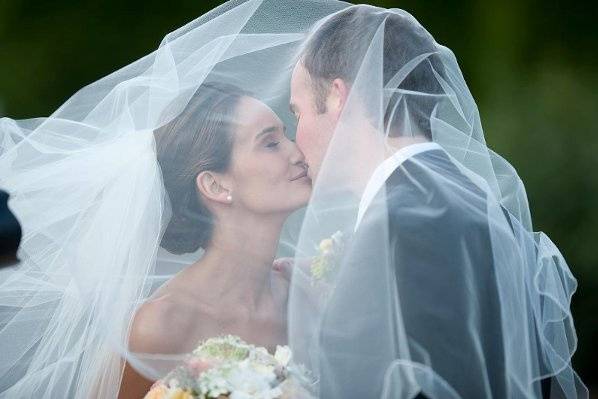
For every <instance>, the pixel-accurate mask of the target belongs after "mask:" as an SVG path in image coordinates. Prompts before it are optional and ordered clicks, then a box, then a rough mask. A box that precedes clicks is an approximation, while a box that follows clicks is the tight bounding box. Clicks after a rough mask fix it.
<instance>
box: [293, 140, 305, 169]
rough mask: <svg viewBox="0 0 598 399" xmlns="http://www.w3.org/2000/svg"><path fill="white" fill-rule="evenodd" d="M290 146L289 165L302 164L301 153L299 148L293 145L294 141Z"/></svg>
mask: <svg viewBox="0 0 598 399" xmlns="http://www.w3.org/2000/svg"><path fill="white" fill-rule="evenodd" d="M291 146H292V150H291V151H292V152H291V158H290V159H291V163H292V164H293V165H300V164H304V163H305V157H304V156H303V153H302V152H301V150H299V147H297V144H295V142H294V140H293V142H292V143H291Z"/></svg>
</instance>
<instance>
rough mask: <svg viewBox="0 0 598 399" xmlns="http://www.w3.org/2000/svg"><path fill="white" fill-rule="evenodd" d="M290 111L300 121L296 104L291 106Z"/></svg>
mask: <svg viewBox="0 0 598 399" xmlns="http://www.w3.org/2000/svg"><path fill="white" fill-rule="evenodd" d="M289 109H290V110H291V113H292V114H293V115H294V116H295V119H299V116H298V114H299V113H298V112H297V107H296V106H295V104H293V103H291V104H289Z"/></svg>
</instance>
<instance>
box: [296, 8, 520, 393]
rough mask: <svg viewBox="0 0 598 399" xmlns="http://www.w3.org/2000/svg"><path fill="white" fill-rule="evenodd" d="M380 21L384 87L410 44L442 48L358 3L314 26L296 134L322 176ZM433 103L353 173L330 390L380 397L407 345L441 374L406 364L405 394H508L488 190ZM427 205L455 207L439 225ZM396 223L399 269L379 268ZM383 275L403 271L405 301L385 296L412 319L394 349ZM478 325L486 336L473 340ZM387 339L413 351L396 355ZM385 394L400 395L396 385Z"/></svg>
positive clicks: (324, 349)
mask: <svg viewBox="0 0 598 399" xmlns="http://www.w3.org/2000/svg"><path fill="white" fill-rule="evenodd" d="M383 20H384V22H382V21H383ZM382 24H384V25H382ZM380 26H384V46H383V48H384V52H383V54H382V57H383V65H382V70H383V75H384V76H383V81H384V83H385V84H386V83H387V81H388V80H389V79H390V78H391V77H392V76H394V75H395V74H396V73H397V72H398V71H399V70H400V69H401V68H402V67H404V66H405V63H406V62H408V61H410V60H409V59H402V58H401V57H402V54H404V52H403V51H402V49H403V47H404V46H407V45H412V46H413V45H414V43H415V44H417V45H418V46H421V47H422V48H423V50H424V51H422V52H428V51H426V46H428V47H429V51H430V52H433V51H434V48H435V47H434V43H433V42H432V40H433V39H432V38H431V37H429V38H428V37H426V36H425V35H422V34H421V32H420V31H417V30H416V28H415V27H413V25H412V23H411V21H409V20H407V19H405V18H404V17H402V16H399V15H397V14H393V13H390V12H386V10H381V9H377V8H374V7H368V6H354V7H350V8H347V9H345V10H343V11H341V12H339V13H337V14H334V15H333V16H331V17H330V18H328V19H327V20H326V21H324V22H323V23H322V25H320V26H319V27H318V28H317V30H316V31H315V32H313V33H312V35H311V36H310V37H309V38H308V39H307V41H306V43H305V44H304V47H303V49H302V52H301V54H300V57H299V61H298V63H297V64H296V66H295V68H294V71H293V75H292V79H291V101H290V102H291V104H290V107H291V110H292V112H293V113H294V114H295V116H296V117H297V133H296V141H297V144H298V145H299V147H300V149H301V150H302V151H303V153H304V154H305V158H306V161H307V163H308V165H309V171H310V177H311V178H312V179H313V180H314V182H315V183H317V179H318V175H319V172H320V170H321V167H322V165H323V163H324V158H325V155H326V153H327V150H328V149H329V145H330V143H331V140H332V136H333V133H334V132H335V129H336V128H337V127H338V125H337V124H338V123H339V119H340V118H341V114H342V112H343V108H344V107H345V106H346V104H347V101H348V98H349V94H350V93H351V86H352V84H353V83H354V79H355V73H356V71H355V70H354V69H355V66H356V65H357V66H359V64H360V62H361V61H362V60H363V58H364V56H365V53H366V52H367V51H368V45H369V43H370V42H371V39H372V37H373V36H374V34H375V33H376V30H377V29H378V27H380ZM427 41H429V42H427ZM427 71H428V72H426V70H425V69H422V70H421V71H416V72H417V73H418V74H419V75H418V77H417V79H411V80H409V79H407V80H405V81H404V82H403V83H404V85H402V86H401V88H402V89H405V90H411V91H412V92H426V91H428V92H429V91H430V90H432V91H433V90H435V88H434V87H430V82H433V81H436V79H435V78H434V76H432V72H431V69H428V70H427ZM426 73H428V74H429V76H426ZM436 84H437V83H436ZM438 89H439V90H441V89H442V88H438ZM432 97H433V96H431V98H432ZM435 105H436V104H434V103H433V102H431V103H430V104H428V106H423V108H422V109H423V110H424V111H425V112H426V113H427V115H420V118H419V119H417V118H415V120H413V121H412V122H413V125H412V128H411V134H409V135H408V136H402V135H401V133H402V132H401V131H399V130H400V129H401V126H405V124H404V123H400V121H399V122H398V123H392V122H391V121H388V123H390V124H391V126H390V130H394V132H391V134H390V135H389V136H390V138H389V141H392V144H393V147H394V148H395V149H396V151H397V152H396V153H394V154H389V155H388V156H387V158H386V160H385V161H384V162H382V163H381V164H378V165H372V167H371V170H372V172H371V173H369V180H368V179H366V181H364V182H362V183H361V184H359V178H358V177H356V179H355V180H356V182H357V183H356V187H357V188H356V190H355V191H356V192H357V193H358V195H361V203H360V207H359V212H358V217H357V226H356V229H355V230H356V231H355V235H354V238H353V242H352V245H351V247H352V248H351V249H350V250H349V251H350V255H351V256H349V257H348V259H349V260H348V262H349V264H343V266H341V267H342V268H349V269H351V268H353V269H355V270H357V272H355V273H353V276H352V277H350V278H348V279H340V280H339V282H338V285H342V287H340V289H339V286H338V285H337V288H336V289H335V291H334V294H333V297H332V298H331V299H330V302H329V305H328V306H327V308H326V310H325V311H324V312H325V313H324V315H323V321H322V325H321V332H320V336H319V345H320V352H321V354H320V358H319V359H320V360H319V362H320V364H319V370H320V392H319V394H320V397H321V398H325V399H333V398H378V397H380V396H381V395H382V393H383V388H384V384H385V383H386V384H390V385H392V378H393V376H392V372H391V373H390V376H389V374H388V373H389V369H390V368H392V367H391V363H392V362H393V361H394V360H397V359H401V358H402V356H403V354H404V353H406V352H405V350H404V348H408V350H407V353H410V356H409V360H411V361H413V362H415V363H419V364H424V365H427V366H429V367H430V368H431V369H432V370H433V371H434V373H435V377H430V376H428V377H430V379H428V380H426V379H425V378H423V379H420V378H419V377H417V376H420V377H421V374H417V364H416V365H414V366H412V363H411V364H407V365H406V366H405V367H406V369H409V368H410V367H413V369H412V370H415V371H416V373H415V375H416V378H415V379H416V380H417V383H416V384H415V387H416V388H415V389H416V391H415V392H409V393H405V391H403V393H402V394H401V396H403V395H405V396H409V397H418V398H432V397H448V395H451V394H454V393H455V392H451V388H452V389H454V390H455V391H456V394H457V395H459V396H460V397H463V398H484V397H494V398H503V397H507V396H508V393H507V387H508V384H509V383H508V382H507V378H506V370H505V369H504V363H505V359H504V350H503V346H502V342H503V337H502V334H503V332H502V331H501V330H500V329H501V322H500V312H501V309H500V301H499V297H498V289H497V287H496V277H495V275H494V272H495V271H494V268H493V258H492V249H491V242H490V233H489V229H488V226H487V225H486V224H485V223H480V222H479V218H478V219H476V220H474V219H473V218H472V217H470V215H471V214H472V210H473V213H475V212H482V214H485V213H486V209H487V204H486V201H485V194H484V193H483V192H482V191H481V190H479V189H478V188H477V186H476V185H475V184H473V183H472V181H470V180H469V179H468V178H467V177H466V176H465V175H463V174H462V173H461V172H460V171H459V170H458V169H457V167H456V166H455V164H453V162H452V161H451V160H450V158H449V157H448V155H447V154H446V153H445V152H444V150H443V149H442V148H441V147H440V146H439V145H437V144H436V143H433V142H432V140H431V128H430V123H429V119H430V114H431V113H432V112H433V110H434V107H435ZM386 121H387V118H385V122H386ZM359 126H360V127H359V129H362V125H359ZM414 132H415V134H414ZM357 133H359V132H357ZM379 133H380V132H379ZM351 162H353V159H351V160H347V167H350V165H349V164H350V163H351ZM366 170H367V168H366ZM389 171H390V173H389ZM430 171H433V172H434V173H437V174H438V175H440V176H443V179H445V181H446V182H447V183H448V184H446V185H443V186H442V188H441V187H439V186H438V180H435V179H432V178H431V177H430V176H431V173H430ZM363 187H365V189H363ZM383 187H384V188H385V190H386V201H387V203H386V204H387V207H385V209H386V208H387V209H388V210H387V214H385V215H380V214H379V212H376V211H374V210H372V209H370V208H372V205H371V204H372V203H373V202H375V200H376V197H377V196H379V195H380V190H381V189H382V188H383ZM422 188H423V189H422ZM464 191H465V192H468V193H472V195H471V198H473V199H472V200H471V201H470V203H468V204H467V209H465V207H464V206H463V201H457V200H454V198H461V194H460V193H462V192H464ZM428 204H429V206H430V209H432V208H433V207H436V208H434V209H444V210H446V212H445V214H444V215H443V216H442V217H441V218H438V219H434V221H433V222H430V220H429V218H427V217H426V215H425V212H423V213H422V212H410V210H413V209H420V210H421V209H424V210H425V207H426V205H428ZM386 228H388V236H389V237H388V245H389V246H390V255H391V256H390V259H391V260H390V268H391V269H392V270H391V271H390V272H388V271H383V270H377V269H376V268H377V267H378V268H379V267H381V266H380V265H375V264H372V259H377V258H376V254H375V253H372V249H371V248H372V244H373V243H374V242H375V238H376V237H377V236H380V235H379V233H380V232H384V231H385V229H386ZM463 240H464V241H465V242H473V243H475V244H472V245H470V246H469V248H468V253H467V256H464V255H463V253H462V252H463V251H461V248H462V247H461V245H462V242H463ZM374 247H375V245H374ZM386 265H388V263H386ZM472 265H474V266H473V267H472ZM384 267H387V266H384ZM385 273H386V274H385ZM341 274H342V271H341ZM380 274H383V275H389V276H393V277H392V278H393V281H392V284H394V285H395V286H394V287H395V288H393V289H394V290H395V291H392V292H395V293H396V295H397V296H398V298H387V299H388V302H396V303H399V304H400V305H398V307H399V309H395V310H396V314H398V315H400V316H398V317H400V318H401V319H402V324H403V326H404V331H396V332H395V333H394V337H390V339H394V340H396V341H397V342H396V343H395V344H390V345H387V346H385V345H382V344H380V345H378V341H381V340H387V341H388V337H385V336H384V337H383V336H380V330H381V329H383V328H386V330H389V329H392V327H389V326H388V325H389V324H390V323H388V321H387V320H386V319H385V317H386V316H387V315H386V316H385V315H384V314H383V312H381V311H380V308H383V309H392V306H391V305H390V304H384V303H376V302H372V301H370V300H369V298H370V297H371V296H373V295H376V292H375V291H376V290H377V289H378V288H379V283H380V282H379V281H375V279H376V277H375V275H380ZM395 299H396V301H394V300H395ZM472 299H473V300H472ZM474 313H475V314H476V315H479V319H477V320H475V326H472V325H470V322H466V320H469V317H468V315H471V314H474ZM339 315H344V316H339ZM470 321H471V320H470ZM384 323H387V324H384ZM344 324H346V327H347V328H346V329H343V325H344ZM397 324H398V325H400V324H401V322H397ZM356 325H358V327H355V326H356ZM472 329H473V330H475V334H476V338H469V339H468V337H471V335H472V334H471V332H472ZM401 337H407V340H408V342H400V341H401V339H402V338H401ZM478 337H479V339H478ZM403 340H405V339H403ZM378 347H379V348H380V349H377V348H378ZM388 347H391V348H392V347H395V348H403V350H402V351H401V353H399V350H398V349H397V352H396V353H388V351H387V350H386V349H385V348H388ZM418 353H421V354H422V355H421V356H419V355H418ZM385 373H386V374H387V378H386V379H385ZM436 376H438V377H441V378H442V379H443V380H444V381H446V382H447V383H448V385H449V386H450V387H451V388H447V390H440V389H439V388H438V387H440V386H442V385H443V384H440V383H437V384H434V383H431V384H427V383H426V381H428V382H429V381H432V380H433V378H436ZM389 379H390V381H389ZM407 380H409V379H406V380H405V381H407ZM411 381H413V378H411ZM438 381H439V380H438ZM395 385H397V384H395ZM398 385H401V383H400V382H399V383H398ZM445 386H446V385H445ZM387 389H388V387H387ZM391 389H405V388H403V387H398V388H397V387H396V386H395V387H392V386H391ZM386 395H388V397H396V396H398V395H399V394H398V393H394V394H393V391H386Z"/></svg>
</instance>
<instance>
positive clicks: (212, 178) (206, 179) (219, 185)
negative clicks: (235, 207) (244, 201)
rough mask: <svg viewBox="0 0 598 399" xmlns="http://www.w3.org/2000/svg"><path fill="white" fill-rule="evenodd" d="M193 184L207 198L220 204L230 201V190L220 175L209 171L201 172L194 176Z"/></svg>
mask: <svg viewBox="0 0 598 399" xmlns="http://www.w3.org/2000/svg"><path fill="white" fill-rule="evenodd" d="M195 185H196V186H197V190H199V192H200V193H201V195H203V196H204V197H206V198H207V199H209V200H211V201H214V202H218V203H221V204H230V203H231V190H230V188H229V187H228V186H229V184H228V183H227V182H226V179H225V178H224V177H223V176H222V175H220V174H218V173H214V172H210V171H204V172H201V173H200V174H198V175H197V177H196V178H195Z"/></svg>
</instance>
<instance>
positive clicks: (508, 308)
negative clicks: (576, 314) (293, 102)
mask: <svg viewBox="0 0 598 399" xmlns="http://www.w3.org/2000/svg"><path fill="white" fill-rule="evenodd" d="M299 59H300V61H299V62H300V63H301V65H302V66H303V71H304V72H306V73H307V74H309V77H310V79H311V85H312V92H313V93H315V94H314V96H315V97H316V98H317V97H318V95H320V96H321V97H320V98H321V99H323V101H322V103H321V104H320V105H318V104H317V99H316V100H315V103H316V106H322V108H321V109H319V110H318V112H320V113H325V112H328V110H326V108H327V107H329V106H330V104H333V103H334V102H335V101H341V100H338V99H339V98H341V99H342V98H343V97H342V94H336V95H337V97H331V98H333V100H330V102H328V103H325V102H324V101H326V98H327V97H326V96H327V95H328V93H330V92H331V91H333V90H337V92H335V93H342V90H341V89H334V88H333V85H332V82H333V80H334V79H341V80H343V82H344V83H345V84H346V85H347V87H349V89H350V91H349V94H348V96H347V97H346V100H345V101H346V102H345V103H344V105H343V106H342V111H341V114H340V116H339V117H338V120H337V121H336V124H335V126H334V128H333V133H332V136H331V139H330V143H329V145H328V147H327V150H326V152H325V155H324V157H323V159H322V160H321V164H320V165H318V171H317V177H316V178H315V181H314V187H313V193H312V198H311V200H310V204H309V206H308V208H307V212H306V216H305V218H304V220H303V226H302V229H301V235H300V238H299V241H298V244H297V252H296V253H297V262H296V263H297V265H299V266H296V267H295V270H294V271H295V273H294V275H293V287H292V290H291V299H290V310H289V312H290V314H289V334H290V342H291V345H292V347H293V349H294V351H295V355H296V357H297V358H298V359H300V360H301V361H302V362H303V363H305V364H308V365H309V368H310V369H311V370H312V371H313V373H314V381H316V383H315V391H316V395H318V396H319V397H326V398H332V397H338V398H341V397H384V398H399V397H400V398H411V397H416V396H417V395H419V394H421V395H424V397H428V398H432V397H433V398H456V397H509V398H516V397H517V398H519V397H527V398H532V397H534V398H536V397H543V395H544V397H568V398H573V397H586V396H587V390H586V388H585V387H584V385H583V383H581V381H580V380H579V378H578V376H577V375H576V374H575V372H574V371H573V369H572V367H571V357H572V354H573V352H574V351H575V349H576V343H577V340H576V335H575V329H574V326H573V320H572V315H571V311H570V301H571V296H572V294H573V292H574V291H575V288H576V280H575V278H574V277H573V276H572V274H571V272H570V270H569V268H568V266H567V264H566V262H565V260H564V259H563V257H562V255H561V254H560V252H559V250H558V249H557V247H556V246H555V245H554V244H553V243H552V241H551V240H550V239H549V238H548V237H547V236H546V235H544V234H543V233H535V232H533V228H532V222H531V216H530V209H529V204H528V200H527V196H526V192H525V187H524V185H523V183H522V181H521V179H520V178H519V176H518V175H517V172H516V171H515V169H514V168H513V167H512V166H511V165H510V164H509V163H508V162H507V161H506V160H505V159H504V158H502V157H501V156H500V155H498V154H497V153H495V152H493V151H492V150H491V149H490V148H489V147H488V146H487V144H486V141H485V139H484V133H483V130H482V124H481V121H480V115H479V112H478V108H477V106H476V103H475V101H474V99H473V98H472V95H471V93H470V92H469V89H468V87H467V84H466V83H465V79H464V77H463V75H462V73H461V71H460V68H459V65H458V63H457V60H456V58H455V55H454V54H453V53H452V52H451V51H450V50H449V49H448V48H446V47H444V46H442V45H440V44H438V43H437V42H436V41H435V40H434V39H433V37H432V36H431V35H430V33H428V32H427V31H426V30H425V29H424V28H423V27H422V26H421V25H420V24H419V23H418V22H417V20H416V19H415V18H414V17H413V16H411V15H410V14H409V13H407V12H405V11H403V10H399V9H392V10H386V9H382V8H377V7H371V6H366V5H361V6H353V7H350V8H348V9H344V10H341V11H339V12H337V13H335V14H333V15H331V16H328V17H326V18H324V19H323V20H322V21H319V23H318V24H317V25H316V26H315V27H314V28H313V29H312V31H311V32H310V33H309V34H308V37H307V38H306V39H305V41H304V44H303V46H302V47H301V49H300V52H299ZM293 95H294V94H293ZM331 95H335V94H334V93H333V94H331ZM299 118H301V116H300V117H299ZM299 124H301V121H299ZM301 129H302V128H301V127H298V128H297V142H299V143H301V141H302V140H303V138H302V137H300V135H301V134H305V135H306V136H307V135H308V134H309V133H308V132H307V131H306V132H305V133H303V132H302V131H301ZM306 129H307V128H306ZM312 134H313V133H312ZM323 134H330V133H323ZM492 134H500V132H492ZM305 140H308V139H307V138H305ZM422 141H423V143H422ZM306 154H307V151H306ZM307 160H308V162H310V159H309V156H307ZM389 162H390V163H389ZM389 165H393V166H389ZM310 166H311V164H310ZM395 166H396V167H397V168H396V169H394V167H395ZM393 169H394V172H393ZM380 176H382V180H381V182H380V184H379V186H377V187H376V189H375V190H374V191H373V192H368V185H369V184H374V183H372V181H373V180H375V179H376V178H380ZM370 177H371V178H372V180H370V181H368V178H370ZM385 179H386V182H385V183H382V182H384V180H385ZM370 188H371V187H370ZM330 239H331V240H330ZM306 259H308V260H306ZM309 259H311V260H309ZM314 259H316V260H317V262H314ZM301 265H303V266H301ZM323 270H324V271H323ZM548 395H550V396H548Z"/></svg>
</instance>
